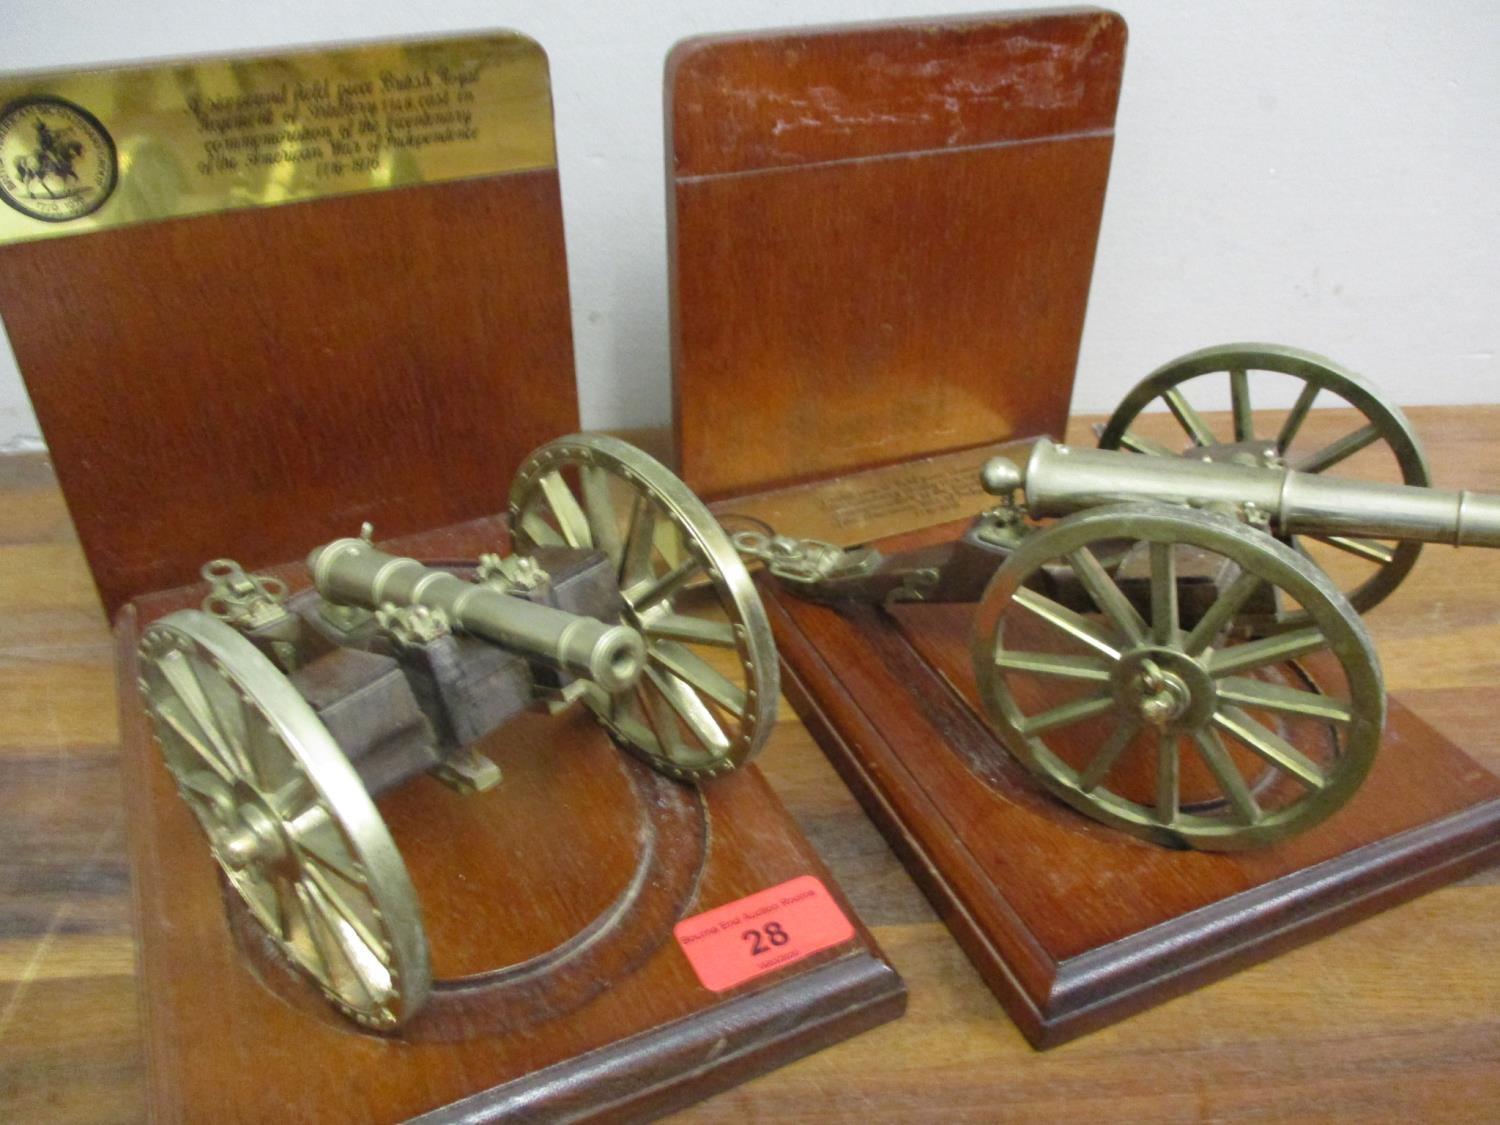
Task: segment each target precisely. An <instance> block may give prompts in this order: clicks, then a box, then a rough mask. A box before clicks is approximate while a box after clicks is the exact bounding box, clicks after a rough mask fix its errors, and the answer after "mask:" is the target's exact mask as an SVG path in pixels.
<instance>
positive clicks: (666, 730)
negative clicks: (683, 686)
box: [632, 680, 701, 762]
mask: <svg viewBox="0 0 1500 1125" xmlns="http://www.w3.org/2000/svg"><path fill="white" fill-rule="evenodd" d="M648 684H649V680H643V681H641V682H640V683H638V684H637V685H636V689H635V696H634V697H633V698H634V701H635V705H636V706H638V707H639V708H640V709H641V714H642V715H643V716H644V718H645V720H646V725H647V727H648V728H649V729H650V731H651V733H652V734H653V735H654V736H655V738H656V745H657V747H658V748H659V749H660V750H661V752H662V753H663V754H665V755H666V756H667V757H668V758H670V759H671V760H673V761H676V762H691V761H693V760H694V759H695V758H697V757H701V754H695V753H694V752H693V751H692V750H690V749H688V746H687V743H685V742H683V741H682V734H681V733H680V731H679V730H678V727H677V720H676V719H674V718H673V717H672V714H671V712H670V711H669V710H664V707H665V704H666V700H665V699H664V698H663V697H662V695H661V693H660V692H658V691H656V690H655V689H654V688H651V687H648V686H647V685H648ZM632 741H636V745H646V743H645V741H643V740H642V741H637V740H635V739H632Z"/></svg>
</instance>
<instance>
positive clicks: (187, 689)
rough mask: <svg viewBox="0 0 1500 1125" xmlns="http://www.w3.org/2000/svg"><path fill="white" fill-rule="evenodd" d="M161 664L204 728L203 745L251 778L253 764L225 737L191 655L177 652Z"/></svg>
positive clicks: (239, 773) (231, 768)
mask: <svg viewBox="0 0 1500 1125" xmlns="http://www.w3.org/2000/svg"><path fill="white" fill-rule="evenodd" d="M157 667H159V668H160V669H161V672H162V675H163V676H165V677H166V679H167V682H168V683H169V684H171V686H172V690H173V691H174V692H176V693H177V698H178V700H179V701H181V703H182V705H183V707H184V708H185V709H186V711H187V714H188V716H189V717H191V719H192V720H193V724H194V725H195V726H196V727H197V728H198V730H199V731H200V732H201V735H202V740H201V743H199V745H201V746H203V747H205V748H211V749H212V752H213V753H214V754H216V755H217V756H218V758H219V761H220V762H222V763H223V764H224V766H225V768H227V769H228V770H229V771H230V772H231V773H232V774H233V775H234V776H235V777H236V778H243V779H245V780H250V779H251V777H252V775H251V773H250V764H249V763H248V762H247V761H245V759H244V756H243V755H242V754H240V753H239V752H238V751H237V750H236V748H235V747H233V746H231V745H230V743H229V741H228V740H227V739H226V738H225V737H224V732H223V730H222V729H221V728H220V726H219V720H218V716H217V715H216V714H215V712H214V707H213V704H212V703H210V702H209V699H208V695H207V693H206V692H204V690H203V682H202V681H201V680H199V678H198V673H197V669H195V668H194V667H193V666H192V663H191V660H190V658H189V657H187V656H184V655H182V654H178V653H174V654H173V655H171V656H169V657H167V658H166V659H164V660H162V661H160V662H159V663H158V665H157Z"/></svg>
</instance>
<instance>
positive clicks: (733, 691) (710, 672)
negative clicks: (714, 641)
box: [649, 641, 747, 719]
mask: <svg viewBox="0 0 1500 1125" xmlns="http://www.w3.org/2000/svg"><path fill="white" fill-rule="evenodd" d="M649 655H650V658H651V659H652V660H655V661H656V662H657V663H658V664H660V665H661V666H662V667H663V668H665V669H666V670H667V671H668V672H671V673H673V674H674V675H676V676H677V678H678V679H680V680H683V681H684V682H686V683H687V684H688V686H689V687H691V688H693V689H694V690H695V691H700V692H702V693H703V694H704V695H706V696H708V697H709V698H710V699H712V700H713V701H714V702H715V703H717V704H718V705H719V706H720V707H722V708H724V710H726V711H728V712H729V713H730V714H732V715H733V716H734V717H735V718H737V719H742V718H744V717H745V705H746V703H747V697H746V695H745V691H744V689H743V688H741V687H740V686H739V685H738V684H736V683H734V682H733V681H731V680H729V679H727V678H726V677H725V676H723V675H722V674H720V672H719V671H718V669H716V668H714V667H713V665H711V664H709V663H708V661H706V660H704V659H703V658H702V657H701V656H699V655H698V654H697V653H696V652H693V651H692V650H691V649H688V648H684V647H683V646H682V645H680V644H677V643H676V642H675V641H658V642H657V643H656V644H654V645H652V646H651V648H650V650H649Z"/></svg>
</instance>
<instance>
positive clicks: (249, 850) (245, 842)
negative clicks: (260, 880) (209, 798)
mask: <svg viewBox="0 0 1500 1125" xmlns="http://www.w3.org/2000/svg"><path fill="white" fill-rule="evenodd" d="M214 848H215V850H216V851H217V852H218V853H219V856H220V858H221V859H223V861H224V865H225V866H226V867H229V868H231V869H232V870H235V871H243V870H244V869H245V868H247V867H250V866H251V865H252V864H275V863H278V862H280V861H281V860H283V859H285V858H286V857H287V855H288V854H289V851H288V848H287V846H286V841H285V839H283V837H282V829H281V825H280V824H279V823H278V821H277V820H276V818H275V817H273V816H272V815H271V814H270V813H269V812H268V811H267V810H266V809H265V808H263V807H262V805H261V803H260V802H259V801H258V800H249V801H246V802H244V803H243V804H241V805H240V806H239V807H238V808H236V809H235V812H234V814H233V816H232V817H231V818H230V819H229V820H228V822H227V823H226V824H225V825H224V827H223V829H222V830H221V831H220V832H219V833H218V834H217V835H216V836H215V839H214Z"/></svg>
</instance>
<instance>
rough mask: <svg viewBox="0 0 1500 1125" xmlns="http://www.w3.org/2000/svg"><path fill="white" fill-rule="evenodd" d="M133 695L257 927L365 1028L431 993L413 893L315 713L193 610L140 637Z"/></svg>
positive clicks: (386, 1021)
mask: <svg viewBox="0 0 1500 1125" xmlns="http://www.w3.org/2000/svg"><path fill="white" fill-rule="evenodd" d="M141 657H142V661H141V681H140V688H141V692H142V695H143V697H144V699H145V703H146V708H147V711H148V713H149V714H150V715H151V718H152V721H153V725H154V726H155V729H156V734H157V740H158V742H159V743H160V745H161V748H162V754H163V757H164V758H165V759H166V763H167V767H168V768H169V769H170V770H171V772H172V774H173V776H174V777H175V778H176V780H177V784H178V789H179V790H180V792H181V793H182V796H183V798H184V799H185V800H186V801H187V804H188V806H189V807H190V808H191V809H192V810H193V813H194V815H195V816H196V817H197V818H198V821H199V823H200V824H201V825H202V827H203V830H204V831H205V833H207V835H208V838H209V846H210V848H211V849H212V851H213V854H214V858H215V859H216V860H217V861H218V862H219V865H220V866H221V867H222V868H223V870H224V874H225V875H226V877H227V878H228V880H229V882H230V884H231V885H232V886H233V887H234V888H235V890H236V891H238V892H239V894H240V897H241V898H242V899H244V901H245V905H246V906H247V907H248V908H249V910H250V912H251V914H252V915H253V916H254V917H255V919H256V920H257V921H258V922H259V923H260V924H261V925H262V926H263V927H265V929H266V931H267V933H269V934H270V936H271V937H272V939H273V940H274V941H275V942H276V944H277V945H278V946H279V947H280V948H281V950H282V952H283V953H284V954H285V955H286V956H287V958H288V959H289V960H291V962H292V963H293V964H294V965H296V966H297V967H298V968H299V969H301V970H302V971H303V972H304V973H306V974H307V975H308V976H310V977H311V978H312V979H313V980H314V981H315V982H316V983H317V985H318V986H319V988H321V989H322V991H323V992H324V994H325V995H326V996H327V997H328V998H329V1000H330V1001H332V1002H333V1003H334V1004H335V1005H336V1006H338V1007H339V1008H341V1009H342V1010H343V1011H344V1012H346V1013H347V1014H348V1015H350V1016H351V1017H353V1018H354V1019H355V1020H357V1021H358V1022H360V1023H362V1024H365V1025H366V1026H370V1027H375V1028H390V1027H395V1026H397V1025H399V1024H401V1023H403V1022H404V1021H405V1020H406V1019H408V1018H409V1017H410V1016H411V1015H413V1014H414V1013H415V1012H416V1011H417V1010H418V1009H419V1008H420V1007H421V1006H422V1003H423V1001H424V1000H425V999H426V997H427V994H428V992H429V990H430V988H431V982H432V973H431V966H430V961H429V956H428V950H427V940H426V936H425V934H424V931H423V928H422V922H421V913H420V909H419V907H418V903H417V897H416V893H415V891H414V890H413V888H412V885H411V880H410V878H409V876H408V875H407V871H406V866H405V864H404V863H403V862H402V860H401V856H400V853H399V852H398V851H397V849H396V845H395V842H394V841H393V840H392V839H391V836H390V833H389V831H388V830H387V829H386V827H385V824H384V822H383V821H382V820H381V818H380V814H379V812H377V811H376V809H375V805H374V803H373V802H372V801H371V800H370V797H369V794H368V793H367V792H366V790H365V788H364V784H363V783H362V782H361V781H360V779H359V776H358V774H356V773H355V771H354V768H353V766H351V765H350V764H349V761H348V759H347V758H345V757H344V754H343V752H342V751H341V750H340V749H339V747H338V744H337V743H336V742H335V741H334V739H333V736H332V735H331V734H329V732H328V729H327V728H326V727H325V726H324V725H323V723H322V722H321V720H319V719H318V717H317V714H316V712H314V711H313V709H312V707H311V706H310V705H309V704H308V703H307V701H306V700H304V699H303V698H302V696H301V695H300V694H299V693H298V692H297V689H296V688H295V687H293V686H292V684H291V682H290V681H288V680H287V679H286V677H285V676H283V675H282V674H281V673H280V672H279V671H278V670H277V669H276V667H275V666H274V665H273V664H272V663H271V662H270V661H269V660H268V659H267V658H266V657H265V656H263V655H262V654H261V653H260V652H259V650H257V649H256V648H255V646H254V645H253V644H251V643H250V641H248V640H246V639H245V638H244V637H243V636H241V635H240V634H239V633H238V632H236V631H235V630H234V629H233V628H231V627H229V626H228V625H225V624H224V623H222V622H220V621H218V620H215V619H214V618H213V617H210V616H209V615H208V614H205V613H202V612H199V611H197V610H183V611H181V612H178V613H174V614H171V615H170V616H168V617H164V618H162V619H161V620H160V621H158V622H156V623H155V624H153V625H152V626H151V627H150V628H149V629H148V630H147V631H146V633H145V636H144V638H143V639H142V642H141Z"/></svg>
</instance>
